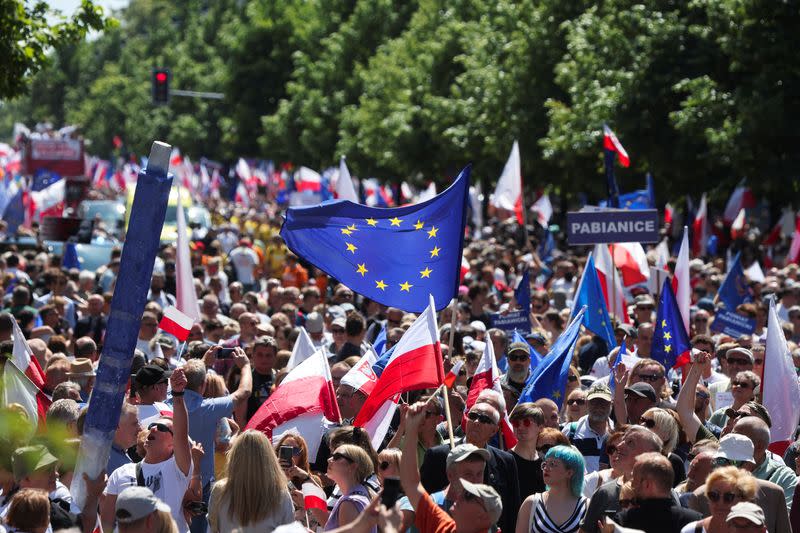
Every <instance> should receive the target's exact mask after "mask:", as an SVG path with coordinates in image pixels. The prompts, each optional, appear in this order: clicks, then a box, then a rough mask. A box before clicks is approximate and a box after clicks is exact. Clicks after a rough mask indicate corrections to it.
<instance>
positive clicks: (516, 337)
mask: <svg viewBox="0 0 800 533" xmlns="http://www.w3.org/2000/svg"><path fill="white" fill-rule="evenodd" d="M511 342H524V343H525V344H527V345H528V346H530V349H531V371H533V370H534V369H535V368H536V367H537V366H539V363H541V362H542V357H544V356H543V355H542V354H540V353H539V352H537V351H536V348H534V347H533V345H532V344H531V343H529V342H528V339H526V338H525V337H523V335H522V333H520V332H519V330H518V329H515V330H514V333H512V334H511ZM511 342H509V344H511Z"/></svg>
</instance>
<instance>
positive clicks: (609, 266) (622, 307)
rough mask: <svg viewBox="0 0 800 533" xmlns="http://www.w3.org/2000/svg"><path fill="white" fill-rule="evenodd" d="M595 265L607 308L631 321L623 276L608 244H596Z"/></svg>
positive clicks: (615, 314) (618, 316) (627, 322)
mask: <svg viewBox="0 0 800 533" xmlns="http://www.w3.org/2000/svg"><path fill="white" fill-rule="evenodd" d="M592 255H593V256H594V266H595V269H596V270H597V279H598V280H599V281H600V288H601V289H603V297H604V298H605V300H606V308H607V309H608V310H609V312H610V313H611V314H613V315H614V316H616V317H617V319H618V320H622V321H623V322H624V323H626V324H630V323H631V319H630V317H628V312H627V310H628V306H627V304H626V303H625V294H624V293H623V291H622V276H620V275H619V273H617V272H616V267H614V261H613V260H612V259H611V253H610V252H609V251H608V245H606V244H595V245H594V253H593V254H592Z"/></svg>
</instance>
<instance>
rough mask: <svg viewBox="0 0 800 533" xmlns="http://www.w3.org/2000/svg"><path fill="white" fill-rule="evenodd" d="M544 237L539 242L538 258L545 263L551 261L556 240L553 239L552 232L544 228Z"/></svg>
mask: <svg viewBox="0 0 800 533" xmlns="http://www.w3.org/2000/svg"><path fill="white" fill-rule="evenodd" d="M544 233H545V235H544V239H542V242H541V243H540V244H539V258H540V259H541V260H542V261H543V262H544V263H545V264H547V265H549V264H550V263H551V262H552V261H553V252H554V251H555V249H556V241H555V239H553V233H552V232H551V231H550V230H549V229H546V230H544Z"/></svg>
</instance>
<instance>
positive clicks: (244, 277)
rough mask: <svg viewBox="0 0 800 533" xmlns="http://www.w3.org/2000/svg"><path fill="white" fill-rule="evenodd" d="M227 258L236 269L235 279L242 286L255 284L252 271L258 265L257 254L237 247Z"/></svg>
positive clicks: (242, 247)
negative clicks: (237, 279)
mask: <svg viewBox="0 0 800 533" xmlns="http://www.w3.org/2000/svg"><path fill="white" fill-rule="evenodd" d="M228 257H230V260H231V262H232V263H233V266H234V267H235V268H236V277H238V278H239V281H240V282H242V283H243V284H244V285H252V284H253V283H254V282H255V278H254V277H253V270H254V269H255V267H256V265H258V254H257V253H255V251H253V249H252V248H246V247H244V246H239V247H238V248H234V249H233V251H232V252H231V253H230V255H229V256H228Z"/></svg>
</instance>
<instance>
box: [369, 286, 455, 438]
mask: <svg viewBox="0 0 800 533" xmlns="http://www.w3.org/2000/svg"><path fill="white" fill-rule="evenodd" d="M434 306H435V304H434V302H433V299H432V298H431V299H430V304H429V305H428V307H427V308H426V309H425V311H423V312H422V314H420V315H419V317H417V319H416V320H415V321H414V323H413V324H412V325H411V327H410V328H408V330H406V332H405V334H404V335H403V336H402V337H401V338H400V341H399V342H398V343H397V344H396V345H395V346H393V350H392V351H391V356H390V357H389V360H388V362H387V363H386V366H385V367H384V368H383V371H382V372H381V375H380V377H379V378H378V381H377V382H376V383H375V389H374V390H373V391H372V393H371V394H370V395H369V396H368V397H367V400H366V402H364V405H363V407H362V408H361V410H360V411H359V412H358V415H357V416H356V419H355V421H354V422H353V425H354V426H361V427H364V426H365V424H366V423H367V422H368V421H370V420H371V419H373V418H374V417H375V415H376V413H377V412H378V411H379V409H380V408H381V406H382V405H383V404H384V402H386V401H387V400H389V399H391V398H394V397H395V396H396V395H398V394H401V393H403V392H408V391H412V390H418V389H428V388H433V387H438V386H439V385H441V384H442V382H443V381H444V366H443V363H442V351H441V349H440V346H439V330H438V328H437V326H436V311H435V307H434ZM387 353H389V352H387Z"/></svg>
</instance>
